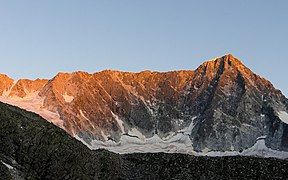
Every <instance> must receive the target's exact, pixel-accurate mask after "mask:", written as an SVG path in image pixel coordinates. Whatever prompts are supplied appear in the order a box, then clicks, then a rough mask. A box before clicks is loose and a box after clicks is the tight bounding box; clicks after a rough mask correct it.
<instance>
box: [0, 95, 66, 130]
mask: <svg viewBox="0 0 288 180" xmlns="http://www.w3.org/2000/svg"><path fill="white" fill-rule="evenodd" d="M38 93H39V92H35V93H31V94H29V95H27V96H26V97H24V98H21V99H20V98H19V99H11V98H7V97H4V96H0V101H1V102H3V103H7V104H10V105H13V106H18V107H20V108H22V109H25V110H27V111H31V112H34V113H36V114H39V115H40V116H41V117H43V118H44V119H46V120H47V121H49V122H51V123H53V124H55V125H56V126H58V127H60V128H62V129H65V128H64V126H63V120H62V119H61V118H60V115H59V114H58V112H52V111H49V110H47V109H45V108H44V107H43V104H44V99H45V97H40V96H39V95H38Z"/></svg>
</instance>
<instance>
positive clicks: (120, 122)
mask: <svg viewBox="0 0 288 180" xmlns="http://www.w3.org/2000/svg"><path fill="white" fill-rule="evenodd" d="M111 114H112V116H113V117H114V119H115V120H116V121H117V123H118V125H119V126H120V129H121V132H124V125H123V124H124V123H123V121H122V120H121V119H120V118H119V116H117V115H116V114H114V113H113V112H112V111H111Z"/></svg>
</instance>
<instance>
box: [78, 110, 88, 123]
mask: <svg viewBox="0 0 288 180" xmlns="http://www.w3.org/2000/svg"><path fill="white" fill-rule="evenodd" d="M79 112H80V114H81V116H82V117H83V118H84V119H86V120H87V121H89V119H88V118H87V117H86V116H85V115H84V113H83V111H82V110H81V109H80V110H79Z"/></svg>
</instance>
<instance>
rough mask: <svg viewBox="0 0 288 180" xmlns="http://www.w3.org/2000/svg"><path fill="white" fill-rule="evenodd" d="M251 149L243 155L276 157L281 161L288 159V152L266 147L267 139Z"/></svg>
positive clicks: (259, 141) (258, 142)
mask: <svg viewBox="0 0 288 180" xmlns="http://www.w3.org/2000/svg"><path fill="white" fill-rule="evenodd" d="M258 139H259V140H258V141H257V142H256V143H255V144H254V145H253V146H252V147H250V148H248V149H246V150H244V151H243V152H242V153H241V155H243V156H258V157H274V158H279V159H286V158H288V152H284V151H276V150H273V149H270V148H267V147H266V145H265V139H260V137H259V138H258Z"/></svg>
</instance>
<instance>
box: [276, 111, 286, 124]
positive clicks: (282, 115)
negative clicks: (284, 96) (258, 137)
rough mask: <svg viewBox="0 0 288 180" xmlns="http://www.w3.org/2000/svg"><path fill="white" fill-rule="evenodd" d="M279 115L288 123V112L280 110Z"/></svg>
mask: <svg viewBox="0 0 288 180" xmlns="http://www.w3.org/2000/svg"><path fill="white" fill-rule="evenodd" d="M278 116H279V118H280V119H281V121H283V122H284V123H286V124H288V113H287V112H285V111H280V112H278Z"/></svg>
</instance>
